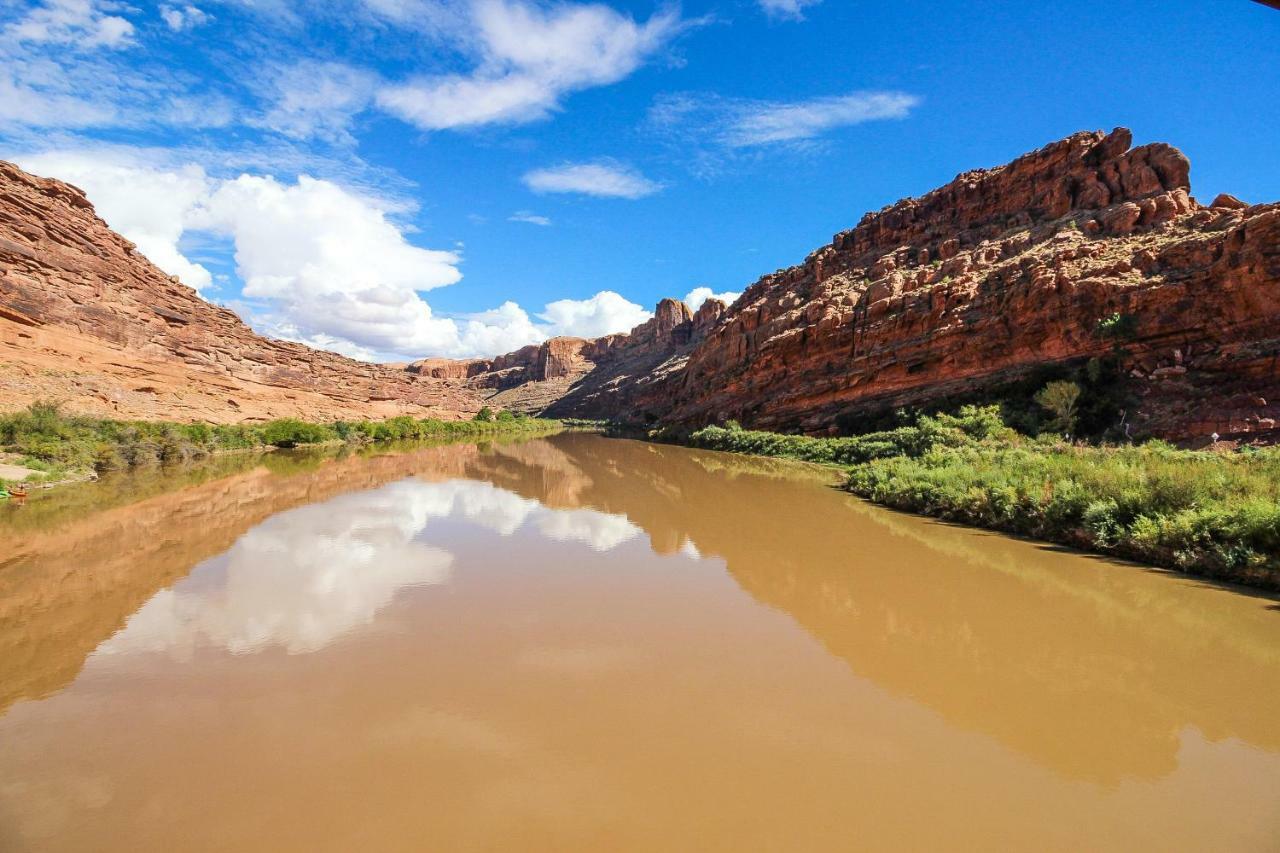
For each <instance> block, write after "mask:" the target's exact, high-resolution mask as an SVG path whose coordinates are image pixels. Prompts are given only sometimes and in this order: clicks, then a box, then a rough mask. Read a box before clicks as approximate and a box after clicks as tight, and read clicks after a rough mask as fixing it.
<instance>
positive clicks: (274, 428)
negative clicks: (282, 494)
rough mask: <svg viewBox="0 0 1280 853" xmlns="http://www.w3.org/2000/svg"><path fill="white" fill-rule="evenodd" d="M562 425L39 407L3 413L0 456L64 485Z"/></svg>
mask: <svg viewBox="0 0 1280 853" xmlns="http://www.w3.org/2000/svg"><path fill="white" fill-rule="evenodd" d="M560 427H561V424H560V422H559V421H552V420H544V419H539V418H529V417H524V416H521V415H515V414H512V413H511V412H505V411H503V412H497V413H494V412H492V411H489V410H487V409H486V410H483V411H482V412H481V413H480V414H479V415H477V416H476V418H475V419H473V420H467V421H442V420H435V419H430V418H428V419H415V418H412V417H409V416H407V415H404V416H400V417H395V418H390V419H388V420H384V421H335V422H333V423H311V422H307V421H302V420H297V419H295V418H281V419H279V420H273V421H267V422H265V423H261V424H206V423H188V424H183V423H173V422H165V421H117V420H109V419H103V418H91V417H83V416H79V415H71V414H67V413H65V412H63V411H62V410H61V408H60V407H59V406H58V405H57V404H56V403H49V402H37V403H33V404H31V405H30V406H28V407H27V408H26V409H24V410H22V411H20V412H15V413H13V414H9V415H0V453H4V454H6V455H7V457H8V458H9V459H11V460H12V461H14V462H15V463H16V464H18V465H21V466H22V467H25V468H29V469H31V470H34V471H37V472H39V473H38V476H36V477H33V478H32V479H35V480H41V479H43V480H46V481H51V480H60V479H64V478H66V477H68V476H71V475H74V474H75V473H76V472H88V471H98V472H102V471H111V470H118V469H122V468H131V467H136V466H141V465H149V464H155V463H171V462H186V461H190V460H192V459H198V458H202V457H205V456H208V455H210V454H213V453H219V452H225V451H232V450H266V449H269V448H273V447H298V446H302V445H308V444H323V443H328V442H349V443H362V442H375V441H402V440H427V439H452V438H471V437H483V436H497V435H504V434H513V433H532V432H548V431H551V430H555V429H559V428H560Z"/></svg>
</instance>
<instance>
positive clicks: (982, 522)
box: [848, 438, 1280, 586]
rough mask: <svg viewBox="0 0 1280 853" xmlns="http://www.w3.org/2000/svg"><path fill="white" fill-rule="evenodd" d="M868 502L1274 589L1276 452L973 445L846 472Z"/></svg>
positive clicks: (1278, 568)
mask: <svg viewBox="0 0 1280 853" xmlns="http://www.w3.org/2000/svg"><path fill="white" fill-rule="evenodd" d="M848 488H849V490H850V491H852V492H854V493H855V494H858V495H862V496H863V497H867V498H870V499H871V500H873V501H875V502H876V503H881V504H885V505H887V506H892V507H896V508H899V509H906V510H911V511H913V512H921V513H925V514H927V515H932V516H936V517H938V518H944V519H948V520H953V521H959V522H963V523H965V524H974V525H978V526H981V527H990V528H994V529H997V530H1005V531H1009V532H1013V533H1020V534H1024V535H1028V536H1035V537H1038V538H1041V539H1048V540H1051V541H1054V542H1062V543H1065V544H1070V545H1076V546H1082V547H1086V548H1089V549H1092V550H1096V551H1101V552H1104V553H1113V554H1117V555H1121V556H1125V557H1132V558H1134V559H1137V560H1141V561H1143V562H1147V563H1151V564H1154V565H1159V566H1167V567H1170V568H1177V569H1181V570H1184V571H1188V572H1193V573H1196V574H1203V575H1208V576H1212V577H1223V578H1231V579H1235V580H1242V581H1246V582H1252V583H1259V584H1263V585H1271V586H1274V585H1276V584H1277V582H1280V559H1278V558H1280V450H1276V449H1264V450H1252V449H1250V450H1244V451H1240V452H1224V453H1219V452H1213V451H1189V450H1178V449H1176V448H1173V447H1170V446H1169V445H1167V444H1164V443H1163V442H1158V441H1153V442H1149V443H1147V444H1144V445H1140V446H1122V447H1084V446H1077V445H1071V444H1067V443H1065V442H1062V441H1056V440H1052V439H1040V440H1031V439H1024V438H1017V439H1015V440H1014V441H1012V442H1000V443H996V442H975V443H973V444H970V445H966V446H962V447H955V448H946V449H943V448H935V449H933V450H931V451H929V452H928V453H925V454H923V455H921V456H919V457H915V458H909V457H895V458H886V459H879V460H874V461H872V462H868V463H866V464H863V465H859V466H856V467H854V468H853V469H852V470H851V471H850V473H849V480H848Z"/></svg>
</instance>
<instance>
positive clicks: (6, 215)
mask: <svg viewBox="0 0 1280 853" xmlns="http://www.w3.org/2000/svg"><path fill="white" fill-rule="evenodd" d="M37 398H51V399H56V400H60V401H63V402H64V403H66V404H67V406H68V407H69V408H70V409H72V410H74V411H77V412H80V413H84V414H96V415H102V416H111V417H123V418H144V419H148V418H149V419H157V418H166V419H175V420H209V421H243V420H253V419H263V418H271V417H279V416H286V415H288V416H300V417H305V418H310V419H315V420H327V419H334V418H342V417H350V418H367V417H388V416H391V415H395V414H401V413H410V414H415V415H417V416H419V417H426V416H438V417H446V418H448V417H458V416H462V415H468V414H470V413H472V412H475V411H477V410H478V409H479V408H480V406H481V405H482V402H481V400H480V398H479V395H477V394H476V393H475V392H473V391H471V390H469V389H467V388H465V387H463V383H462V382H457V381H446V380H436V379H431V378H429V377H422V376H417V375H414V374H411V373H408V372H406V371H405V370H403V369H396V368H394V367H391V366H386V365H374V364H365V363H362V362H358V361H353V360H351V359H348V358H344V357H342V356H340V355H336V354H334V353H330V352H322V351H318V350H313V349H311V348H309V347H306V346H303V345H301V344H295V343H288V342H285V341H278V340H271V339H269V338H264V337H262V336H261V335H257V334H255V333H254V332H253V331H252V330H251V329H250V328H249V327H248V326H246V325H245V324H244V323H243V322H241V320H240V319H239V318H238V317H237V316H236V315H235V314H234V313H232V312H231V311H228V310H226V309H224V308H219V307H218V306H216V305H213V304H211V303H209V302H206V301H205V300H203V299H201V298H200V297H199V296H198V295H197V294H196V293H195V291H193V290H192V289H191V288H189V287H186V286H185V285H183V284H181V283H179V282H178V280H177V279H176V278H170V277H169V276H167V275H165V274H164V273H163V272H161V271H160V270H159V269H157V268H156V267H155V266H154V265H153V264H151V262H150V261H148V260H147V259H146V258H144V257H143V256H142V255H141V254H139V253H138V252H137V251H136V249H135V248H134V246H133V244H132V243H130V242H129V241H127V240H125V239H124V238H123V237H121V236H120V235H118V234H116V233H115V232H113V231H111V229H109V228H108V227H107V225H106V223H104V222H103V221H102V220H101V219H99V218H98V217H97V216H96V215H95V214H94V211H93V207H92V205H91V204H90V203H89V201H88V200H87V199H86V198H85V196H84V194H83V193H82V192H81V191H80V190H78V189H76V188H75V187H72V186H70V185H68V184H64V183H61V182H59V181H54V180H46V179H42V178H37V177H34V176H32V175H29V174H27V173H26V172H23V171H22V170H20V169H18V168H17V167H16V166H13V165H12V164H9V163H3V162H0V411H3V410H8V409H13V408H17V407H19V406H22V405H25V404H27V403H29V402H31V400H33V399H37Z"/></svg>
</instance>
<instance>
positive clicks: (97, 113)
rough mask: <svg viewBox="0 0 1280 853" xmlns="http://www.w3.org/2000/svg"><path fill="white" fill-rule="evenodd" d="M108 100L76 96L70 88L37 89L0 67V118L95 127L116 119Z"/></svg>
mask: <svg viewBox="0 0 1280 853" xmlns="http://www.w3.org/2000/svg"><path fill="white" fill-rule="evenodd" d="M115 116H116V111H115V110H114V109H113V108H112V107H111V106H110V105H108V104H104V103H97V102H93V101H89V100H85V99H83V98H80V97H77V96H76V95H74V94H72V93H71V92H70V91H49V90H43V91H42V90H39V89H34V88H32V87H30V86H28V85H25V84H24V83H22V82H20V81H18V80H15V79H14V77H13V76H12V75H11V74H10V73H9V72H8V71H6V70H4V69H3V68H0V121H3V122H5V123H9V124H11V125H12V126H20V125H25V126H28V127H38V128H54V127H65V128H76V127H94V126H98V125H102V124H107V123H110V122H111V121H113V119H114V118H115Z"/></svg>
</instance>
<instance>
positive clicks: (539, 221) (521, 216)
mask: <svg viewBox="0 0 1280 853" xmlns="http://www.w3.org/2000/svg"><path fill="white" fill-rule="evenodd" d="M507 221H508V222H526V223H528V224H529V225H541V226H542V227H544V228H547V227H550V225H551V219H550V218H549V217H546V216H540V215H538V214H536V213H531V212H529V211H527V210H517V211H516V212H515V213H513V214H511V215H510V216H508V217H507Z"/></svg>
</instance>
